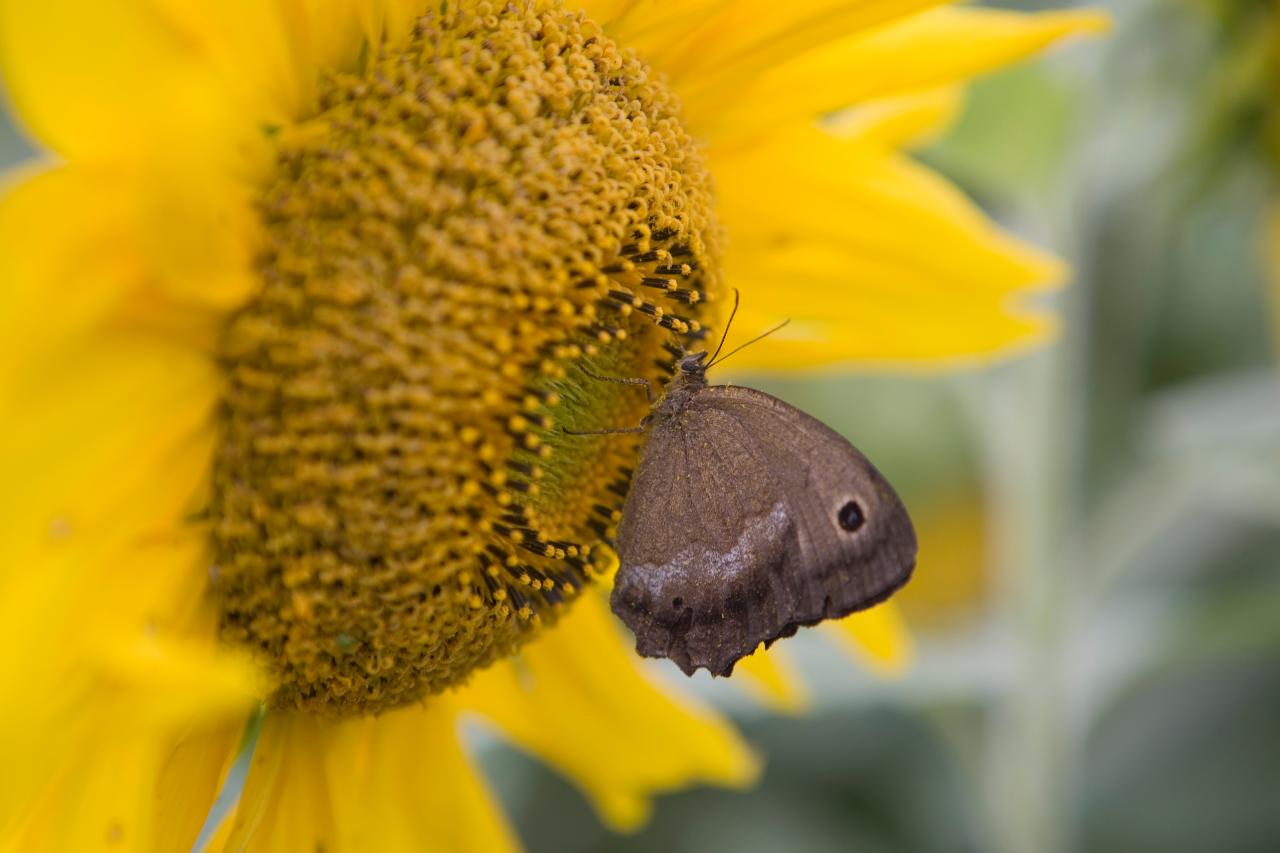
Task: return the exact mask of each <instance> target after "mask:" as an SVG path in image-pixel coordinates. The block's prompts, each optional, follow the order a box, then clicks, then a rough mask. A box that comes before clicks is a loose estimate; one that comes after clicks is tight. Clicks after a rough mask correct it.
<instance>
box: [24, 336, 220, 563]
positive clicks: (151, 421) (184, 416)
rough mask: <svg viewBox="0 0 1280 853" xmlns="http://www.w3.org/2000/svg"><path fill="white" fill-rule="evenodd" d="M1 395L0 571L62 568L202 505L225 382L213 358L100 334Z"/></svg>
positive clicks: (167, 525)
mask: <svg viewBox="0 0 1280 853" xmlns="http://www.w3.org/2000/svg"><path fill="white" fill-rule="evenodd" d="M39 368H40V369H39V370H34V371H32V373H31V375H29V376H27V377H24V379H25V380H26V381H25V382H22V383H17V382H13V383H10V385H9V387H0V404H3V408H4V410H5V411H9V412H19V413H21V417H16V418H10V419H8V420H6V421H5V422H4V423H3V424H0V477H2V478H3V482H5V483H11V484H21V488H16V489H13V488H11V489H7V490H5V491H4V492H3V493H0V555H2V556H3V557H4V560H3V562H0V573H3V572H7V571H11V570H13V569H14V568H15V567H24V568H25V569H27V570H31V569H32V568H33V561H36V560H40V559H46V558H47V559H58V560H65V558H66V555H68V554H69V553H72V552H74V551H76V549H81V548H104V547H107V545H108V544H109V543H121V542H123V541H125V540H127V539H129V538H130V537H136V536H138V535H139V534H140V532H141V531H142V530H146V529H149V530H153V531H163V530H166V529H172V527H173V525H175V524H176V522H177V521H178V520H179V519H181V518H183V517H184V516H185V515H187V514H188V513H190V512H191V511H193V510H194V509H196V507H195V506H194V505H193V498H194V495H195V493H196V491H197V489H198V487H199V486H200V484H202V483H203V481H204V477H205V472H206V471H207V467H208V464H209V460H210V459H211V458H212V441H213V434H212V430H211V415H212V410H213V406H214V404H215V402H216V400H217V395H218V390H219V379H218V376H217V373H216V368H215V366H214V365H213V364H212V363H211V362H210V360H209V359H207V358H205V357H204V356H202V355H200V354H198V353H192V352H190V351H188V350H187V349H186V348H185V347H183V346H181V345H179V344H175V343H173V342H170V341H166V340H163V339H157V338H154V337H149V336H143V335H141V334H120V335H112V336H98V337H93V338H89V339H86V340H84V341H82V342H80V345H79V346H75V347H71V348H69V349H68V350H66V351H63V352H59V353H57V354H56V355H50V356H48V358H47V360H46V362H45V363H44V364H42V365H40V366H39Z"/></svg>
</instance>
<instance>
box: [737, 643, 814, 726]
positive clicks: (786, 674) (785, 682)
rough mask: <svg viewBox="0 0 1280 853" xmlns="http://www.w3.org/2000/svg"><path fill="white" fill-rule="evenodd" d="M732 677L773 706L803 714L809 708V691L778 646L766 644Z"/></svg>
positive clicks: (774, 709) (749, 656) (782, 711)
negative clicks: (767, 645)
mask: <svg viewBox="0 0 1280 853" xmlns="http://www.w3.org/2000/svg"><path fill="white" fill-rule="evenodd" d="M733 680H734V681H735V682H739V683H741V684H742V685H743V686H744V687H746V688H747V689H748V690H750V691H752V692H753V693H755V694H756V695H757V696H758V697H759V698H760V699H761V701H763V702H764V703H765V704H766V705H767V706H768V707H769V708H770V709H771V710H773V711H776V712H778V713H781V714H800V713H803V712H804V711H806V710H808V708H809V702H810V697H809V691H808V689H806V688H805V685H804V682H803V681H801V680H800V679H799V678H798V677H796V674H795V673H794V672H792V670H791V665H790V662H789V661H788V660H787V659H786V656H785V654H784V652H783V651H782V649H781V648H780V647H778V646H773V647H772V648H769V649H766V648H765V647H764V645H763V644H761V645H760V647H759V648H757V649H756V650H755V651H754V652H752V653H751V654H750V655H748V656H747V657H745V658H743V659H742V660H740V661H738V663H737V664H736V665H735V666H734V669H733Z"/></svg>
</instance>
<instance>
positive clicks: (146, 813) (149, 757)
mask: <svg viewBox="0 0 1280 853" xmlns="http://www.w3.org/2000/svg"><path fill="white" fill-rule="evenodd" d="M97 734H98V737H96V738H94V739H93V741H92V742H91V743H87V744H85V746H86V747H87V748H88V749H90V750H92V754H91V757H90V758H89V760H86V761H82V762H79V763H77V765H76V766H75V767H74V769H70V770H68V771H67V772H66V773H65V774H64V776H63V777H62V778H60V779H59V780H58V783H57V785H56V786H54V787H53V788H52V789H50V791H49V792H48V793H47V794H46V796H45V798H44V799H43V800H42V801H41V803H40V804H39V806H38V807H37V808H36V809H35V810H34V811H32V812H30V813H29V814H28V815H27V816H26V818H25V820H24V822H23V823H21V824H20V825H19V826H18V827H16V828H15V829H14V830H12V834H9V833H5V832H4V831H3V830H4V828H3V827H2V826H0V849H11V850H14V851H22V850H67V851H71V850H74V851H85V853H92V851H98V850H101V851H108V850H138V851H145V850H152V849H154V840H155V835H154V833H155V782H156V777H157V774H158V772H159V768H160V766H161V764H162V761H163V758H162V755H161V752H162V748H161V746H160V743H158V742H157V741H156V739H154V738H148V737H146V736H140V735H134V736H128V735H122V734H121V733H119V732H115V731H112V730H111V729H110V728H109V727H106V726H104V727H102V729H101V730H99V731H98V732H97Z"/></svg>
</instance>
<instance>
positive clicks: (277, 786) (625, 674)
mask: <svg viewBox="0 0 1280 853" xmlns="http://www.w3.org/2000/svg"><path fill="white" fill-rule="evenodd" d="M931 7H939V8H931ZM1102 26H1104V21H1103V20H1102V19H1101V18H1100V17H1099V16H1098V15H1096V14H1093V13H1090V12H1061V13H1046V14H1041V15H1021V14H1015V13H1009V12H1002V11H993V10H979V9H955V8H950V7H947V6H945V5H941V4H938V3H931V2H916V1H915V0H892V2H869V1H868V2H849V0H844V2H836V0H812V1H811V2H809V1H808V0H807V1H806V2H796V3H790V4H781V5H779V4H774V3H764V2H754V0H753V2H741V0H739V1H738V2H726V0H699V2H695V3H681V4H658V3H650V2H634V0H632V2H622V1H621V0H612V2H610V0H601V2H590V3H582V4H572V3H569V4H564V5H561V4H560V3H555V2H529V3H513V4H507V5H503V4H497V3H492V4H491V3H481V2H462V3H459V2H444V3H439V4H434V3H433V4H431V5H430V6H429V8H426V9H423V8H422V7H421V6H420V4H418V3H405V2H392V0H388V2H358V0H349V2H344V1H343V0H332V2H318V0H317V2H301V3H299V2H288V3H286V2H278V3H276V2H269V3H250V2H220V3H198V2H190V3H184V2H145V3H144V2H119V3H81V2H71V0H54V2H49V3H44V4H39V5H32V4H29V3H21V2H17V0H6V2H3V3H0V72H2V73H3V79H4V85H5V89H6V92H7V94H8V97H9V99H10V102H11V105H12V107H13V109H14V111H15V113H16V115H17V116H18V118H19V119H20V120H21V121H22V122H23V123H24V125H25V126H26V128H27V129H28V130H29V131H30V133H31V134H32V136H33V137H34V138H35V139H37V140H38V141H39V143H40V145H41V146H42V147H43V149H44V150H45V152H46V153H45V154H44V155H43V156H42V157H41V159H39V160H38V161H35V162H32V163H29V164H27V165H26V166H25V167H23V168H21V169H19V170H18V171H17V172H15V173H13V174H11V175H10V176H9V177H8V182H7V188H6V191H5V194H4V196H3V197H2V198H0V256H2V257H3V258H4V269H5V272H4V280H3V286H2V287H0V327H2V328H0V341H3V342H4V347H5V353H4V354H5V357H4V358H3V359H0V400H2V401H3V407H4V411H5V412H6V413H7V415H8V417H6V419H5V424H4V428H3V441H0V460H3V461H2V462H0V471H2V472H3V478H4V482H5V483H6V489H5V491H4V493H3V497H0V502H2V509H3V512H0V518H2V519H3V521H2V522H0V524H2V525H3V528H2V529H0V549H2V550H3V560H2V561H0V565H3V569H0V611H2V618H0V638H2V640H3V642H4V645H5V648H6V654H5V656H4V659H3V660H2V661H0V691H2V692H0V695H2V696H3V699H2V700H0V709H2V710H3V719H2V722H3V723H4V725H3V726H0V753H2V754H4V755H5V756H6V773H5V774H4V778H3V780H0V838H3V840H4V845H5V847H6V849H8V848H13V849H24V850H31V849H66V850H93V849H103V848H109V849H134V850H151V849H155V850H176V849H189V848H190V847H191V845H192V844H193V843H194V842H195V841H196V839H197V837H198V836H199V833H200V830H201V828H202V826H203V825H204V824H205V822H206V819H207V816H208V814H209V810H210V806H211V804H212V803H213V801H214V799H215V796H216V795H217V792H218V791H219V790H220V788H221V787H222V785H223V784H224V782H225V780H226V779H227V776H228V773H229V771H230V768H231V765H232V762H233V761H234V759H235V758H236V756H237V755H238V754H240V753H242V752H243V743H244V738H245V735H246V732H247V731H254V732H257V743H256V747H255V749H254V752H253V761H252V764H251V766H250V768H249V771H248V776H247V778H246V780H245V782H244V787H243V791H242V793H241V796H240V797H239V800H238V803H237V805H236V808H235V811H234V815H233V816H231V817H229V818H228V819H226V820H225V821H224V822H223V823H222V825H221V829H220V831H219V832H218V833H217V835H216V836H215V837H214V838H213V839H212V841H211V842H210V843H211V844H212V845H214V846H216V847H219V848H226V849H237V850H244V849H249V850H276V849H280V850H294V849H308V850H311V849H324V850H352V849H368V848H369V847H370V846H371V845H372V846H376V847H377V848H378V849H382V850H399V849H404V850H421V849H447V850H466V849H476V850H500V849H509V848H512V847H515V846H516V841H515V840H514V839H513V838H512V837H511V834H510V832H509V830H508V829H507V828H506V825H505V823H504V821H503V819H502V817H501V816H500V815H499V813H498V812H497V811H496V810H495V807H494V805H493V803H492V801H491V798H490V796H489V794H488V793H487V790H486V788H485V785H484V783H483V782H482V781H481V779H480V778H479V777H478V776H477V774H476V772H475V771H474V770H473V768H472V767H471V764H470V762H469V759H468V757H467V755H466V752H465V750H464V749H463V746H462V744H461V743H460V742H459V740H458V735H457V728H456V727H457V719H458V717H459V715H461V714H474V715H477V716H479V717H481V718H483V719H485V720H488V721H489V722H491V723H492V724H493V725H494V726H495V727H496V728H497V729H498V731H500V732H501V733H502V734H503V735H505V736H506V737H509V738H510V739H512V740H513V741H514V742H515V743H517V744H518V745H520V746H522V747H524V748H526V749H528V750H529V751H530V752H532V753H533V754H535V755H536V756H538V757H539V758H541V759H543V760H545V761H547V762H548V763H550V764H552V765H554V766H556V767H557V768H559V769H561V770H562V771H563V772H565V773H566V774H567V775H568V776H569V777H571V778H572V779H574V780H575V781H576V782H577V783H578V784H579V785H580V786H581V788H582V789H583V790H584V792H585V793H586V794H587V795H588V796H589V797H590V798H591V799H592V801H593V803H594V804H595V805H596V807H597V809H598V811H599V813H600V814H601V816H602V817H603V818H604V819H605V820H606V821H607V822H608V823H610V824H611V825H613V826H615V827H617V828H622V829H625V828H629V827H634V826H636V825H637V824H638V823H640V822H641V821H643V819H644V818H645V816H646V814H647V811H648V802H649V798H650V797H651V796H652V794H654V793H655V792H658V791H662V790H667V789H671V788H675V787H679V786H684V785H688V784H691V783H695V782H712V783H718V784H726V785H742V784H746V783H748V782H750V781H751V780H752V779H753V778H754V776H755V774H756V773H757V762H756V759H755V757H754V756H753V755H752V754H751V752H750V751H749V750H748V749H747V748H746V747H745V746H744V744H743V743H742V742H741V741H740V740H739V739H738V737H737V736H736V735H735V733H734V732H733V730H732V729H731V727H729V726H728V725H727V724H726V723H725V722H724V721H723V720H722V719H721V718H720V717H718V716H716V715H715V714H714V713H713V712H711V711H710V710H708V709H706V708H704V707H701V706H700V705H698V704H696V703H694V702H693V701H691V700H689V699H687V698H683V697H678V696H674V695H671V694H670V693H669V692H668V691H666V690H664V689H660V688H659V687H658V686H656V684H655V682H652V681H651V680H650V679H649V677H648V676H646V675H645V673H644V671H643V669H642V668H641V667H640V666H639V665H638V664H637V662H636V661H635V660H634V659H633V655H632V654H631V653H630V652H629V650H628V649H627V644H626V642H625V639H624V638H623V637H622V636H621V635H620V633H619V632H618V630H617V629H616V627H615V626H614V624H612V622H611V620H610V619H609V617H608V616H607V613H606V611H605V609H604V607H603V605H602V603H601V600H600V599H599V597H598V594H597V593H596V591H595V589H594V587H593V584H592V581H593V579H594V578H596V577H600V578H607V575H608V571H609V569H610V568H611V565H612V558H611V554H610V552H609V550H608V545H607V543H608V541H609V539H610V536H611V535H612V531H613V529H614V525H615V524H616V522H617V519H618V512H619V507H620V505H621V500H622V497H623V496H624V495H625V493H626V488H627V481H628V477H629V474H630V466H631V465H632V464H633V463H634V458H635V454H636V451H637V444H636V443H635V442H633V441H629V440H617V439H616V438H612V437H611V438H608V439H605V438H600V437H579V436H570V435H566V434H565V432H564V431H563V430H562V427H565V426H569V427H580V428H582V427H589V426H597V425H600V424H604V423H634V422H636V421H638V420H639V418H640V417H641V416H642V415H643V414H644V405H643V401H642V400H637V399H636V395H633V394H630V393H626V392H625V391H626V389H623V390H622V391H615V390H614V389H613V388H612V387H609V386H607V385H604V384H603V383H592V382H590V381H589V380H588V379H586V377H585V374H584V373H583V372H582V371H581V369H580V367H581V366H584V365H585V366H589V367H590V368H591V369H593V370H594V371H595V372H598V373H605V374H611V375H626V376H647V377H649V378H652V379H654V380H658V381H661V380H663V379H664V378H665V377H666V376H668V375H669V371H670V368H671V364H672V361H673V358H674V355H675V353H676V352H678V348H679V345H680V344H681V343H683V342H693V341H696V340H697V339H698V338H699V337H700V336H702V335H705V334H706V333H707V332H708V331H710V330H714V329H715V328H716V326H717V323H719V322H720V321H721V320H722V313H721V307H722V306H723V304H724V297H725V294H726V293H727V291H728V288H729V287H730V285H732V286H733V287H737V288H739V289H740V290H741V293H742V302H743V311H742V313H741V317H740V318H739V321H738V322H739V323H741V324H742V325H743V326H744V327H747V328H756V327H761V326H763V325H765V324H768V323H771V322H773V321H775V320H776V319H777V318H779V317H783V316H788V317H791V318H793V322H792V324H791V326H789V327H788V329H787V330H786V332H785V333H780V334H779V336H777V338H775V339H774V340H772V341H771V342H770V343H769V345H768V346H762V347H756V348H754V349H753V350H747V351H745V352H744V353H743V356H742V360H741V365H742V366H743V367H751V366H752V365H754V366H757V367H760V366H767V367H769V368H771V369H794V368H808V367H815V366H820V365H825V364H832V363H839V364H852V363H864V364H866V363H885V362H895V363H903V362H919V363H932V362H935V361H937V360H939V359H951V358H956V357H974V356H987V355H991V354H995V353H1000V352H1006V351H1009V350H1011V349H1014V348H1019V347H1025V346H1028V345H1031V344H1033V343H1035V342H1037V341H1040V340H1042V339H1043V338H1044V337H1045V335H1046V334H1047V333H1049V332H1050V331H1051V329H1052V318H1051V317H1049V316H1046V315H1045V314H1044V313H1042V312H1038V311H1037V310H1036V309H1035V307H1034V306H1029V305H1025V304H1021V303H1018V302H1017V301H1016V299H1017V298H1018V297H1019V296H1020V295H1021V294H1024V293H1026V292H1029V291H1032V290H1035V289H1037V288H1043V287H1047V286H1050V285H1052V284H1053V283H1054V282H1055V281H1057V280H1058V279H1060V277H1061V274H1062V271H1061V269H1060V267H1059V265H1058V264H1057V263H1056V262H1055V261H1054V260H1052V259H1051V258H1048V257H1046V256H1044V255H1042V254H1041V253H1039V252H1037V251H1036V250H1034V249H1031V248H1029V247H1027V246H1025V245H1022V244H1020V243H1019V242H1017V241H1016V240H1014V239H1013V238H1011V237H1009V236H1007V235H1005V234H1003V233H1002V232H1000V231H999V230H998V229H996V228H995V227H993V226H992V225H991V224H990V223H988V222H987V221H986V220H985V219H984V218H983V216H982V215H981V214H980V213H979V212H978V211H977V209H976V208H974V207H973V206H972V205H970V204H969V203H968V202H967V201H965V200H964V198H963V197H962V196H960V195H959V194H958V193H957V192H955V191H954V190H952V189H951V188H950V187H949V186H948V185H947V184H945V183H944V182H943V181H941V180H940V179H938V178H937V177H935V176H933V175H932V174H931V173H929V172H928V171H926V170H924V169H922V168H920V167H918V166H916V165H914V164H912V163H911V162H910V161H909V160H907V159H906V158H904V157H903V156H902V155H901V154H900V153H899V152H898V149H899V148H901V147H902V146H904V145H905V144H907V143H910V142H913V141H916V140H918V139H920V138H922V137H924V136H927V135H928V134H929V133H931V132H932V131H934V130H936V129H937V128H938V127H939V126H941V125H942V124H943V123H945V121H946V120H947V119H948V118H949V117H950V116H951V115H952V114H953V113H954V112H955V108H956V104H957V103H958V97H959V89H958V87H959V85H960V84H961V83H962V82H963V81H964V80H966V79H967V78H969V77H971V76H973V75H975V74H978V73H980V72H983V71H986V70H989V69H991V68H994V67H997V66H1000V65H1003V64H1006V63H1008V62H1010V61H1013V60H1015V59H1017V58H1019V57H1022V56H1025V55H1027V54H1030V53H1032V52H1035V51H1037V50H1039V49H1041V48H1043V47H1044V46H1046V45H1048V44H1050V43H1051V42H1053V41H1055V40H1057V39H1059V38H1061V37H1064V36H1067V35H1070V34H1075V33H1083V32H1089V31H1096V30H1098V29H1099V28H1101V27H1102ZM753 359H754V361H752V360H753ZM602 386H603V387H602ZM928 559H929V558H928V554H925V555H924V557H923V560H924V561H925V563H924V565H925V568H926V569H927V565H928V563H927V561H928ZM842 630H844V631H845V632H846V633H848V634H850V635H851V636H853V637H854V638H855V639H856V640H857V641H859V642H860V643H861V645H862V647H863V648H864V649H866V650H867V652H868V653H869V654H870V655H871V656H872V657H873V658H875V659H878V660H880V661H881V663H882V664H885V665H893V664H894V663H895V662H898V661H900V659H901V657H902V655H903V654H904V649H903V643H904V642H905V635H904V633H903V629H902V627H901V625H900V623H899V622H898V620H897V617H896V616H895V615H894V611H893V610H892V609H887V608H882V609H878V610H876V611H873V612H872V613H869V614H864V615H862V616H860V617H855V618H854V619H853V620H850V621H849V622H848V623H847V625H845V626H843V627H842ZM746 669H747V670H748V673H749V676H751V675H753V676H754V677H755V678H756V679H757V680H758V682H759V683H760V684H761V685H763V688H764V689H765V690H766V691H771V692H772V694H773V696H774V698H775V699H777V700H778V701H780V702H783V703H784V704H785V702H786V697H787V695H788V694H787V687H786V679H785V677H784V675H783V674H782V673H780V672H779V670H778V669H777V667H776V665H775V664H774V663H772V662H771V661H770V660H769V659H768V658H766V657H762V656H759V655H757V656H756V658H755V659H753V661H752V662H751V663H750V664H748V665H747V667H746ZM68 816H74V817H73V818H70V819H69V818H68ZM372 839H376V840H372Z"/></svg>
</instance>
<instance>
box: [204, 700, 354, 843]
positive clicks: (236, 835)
mask: <svg viewBox="0 0 1280 853" xmlns="http://www.w3.org/2000/svg"><path fill="white" fill-rule="evenodd" d="M328 731H329V726H328V725H326V722H325V721H323V720H321V719H319V718H317V717H312V716H307V715H303V714H268V715H267V719H266V722H264V723H263V725H262V733H261V734H260V735H259V736H258V743H257V746H256V747H255V748H254V751H253V760H252V762H251V763H250V765H249V773H248V775H247V776H246V777H245V783H244V791H243V792H242V793H241V795H240V803H239V806H238V807H237V809H236V814H235V817H234V823H233V824H232V826H231V830H230V835H229V837H228V838H227V842H226V848H225V849H226V850H227V851H237V853H239V851H252V852H253V853H258V851H261V853H288V851H294V850H341V849H344V848H340V847H339V846H338V844H337V842H338V835H337V831H336V828H335V826H334V811H333V808H334V797H333V792H332V788H331V782H330V778H329V774H328V772H327V771H326V768H325V749H326V747H327V746H328V742H327V737H326V735H327V734H328Z"/></svg>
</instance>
